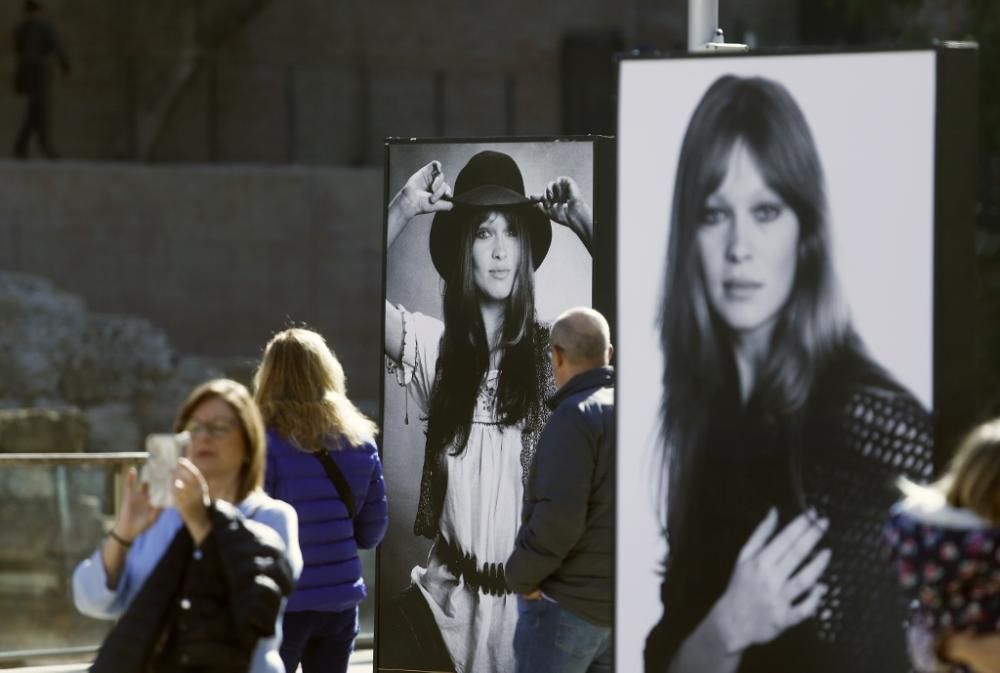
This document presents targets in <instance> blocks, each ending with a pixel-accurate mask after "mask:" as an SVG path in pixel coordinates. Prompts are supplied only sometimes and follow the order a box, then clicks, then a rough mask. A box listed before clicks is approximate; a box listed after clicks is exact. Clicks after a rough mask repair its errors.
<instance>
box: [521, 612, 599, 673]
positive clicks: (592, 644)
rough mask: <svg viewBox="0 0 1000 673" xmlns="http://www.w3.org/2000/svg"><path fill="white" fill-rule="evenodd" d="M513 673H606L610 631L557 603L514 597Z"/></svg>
mask: <svg viewBox="0 0 1000 673" xmlns="http://www.w3.org/2000/svg"><path fill="white" fill-rule="evenodd" d="M514 671H515V673H610V671H611V629H610V628H609V627H606V626H597V625H595V624H591V623H590V622H588V621H587V620H586V619H583V618H581V617H577V616H576V615H574V614H573V613H572V612H570V611H569V610H566V609H564V608H562V607H561V606H560V605H559V604H558V603H556V602H554V601H551V600H548V599H546V598H540V599H538V600H528V599H526V598H524V597H523V596H518V597H517V628H516V629H515V630H514Z"/></svg>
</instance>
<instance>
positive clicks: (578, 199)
mask: <svg viewBox="0 0 1000 673" xmlns="http://www.w3.org/2000/svg"><path fill="white" fill-rule="evenodd" d="M529 198H530V199H531V200H532V201H534V202H535V203H536V204H537V207H538V208H539V209H540V210H541V211H542V212H543V213H545V214H546V215H547V216H548V218H549V219H550V220H552V221H553V222H558V223H559V224H561V225H563V226H565V227H568V228H569V230H570V231H572V232H573V233H574V234H576V235H577V236H578V237H579V239H580V240H581V241H582V242H583V244H584V245H585V246H586V247H587V250H592V247H593V240H594V215H593V213H592V212H591V210H590V206H589V205H588V204H587V202H586V201H584V200H583V195H582V194H581V192H580V187H579V185H577V184H576V181H575V180H574V179H573V178H569V177H565V176H563V177H558V178H556V179H555V180H553V181H552V182H550V183H549V184H548V186H546V188H545V191H544V192H543V193H542V194H538V195H532V196H531V197H529Z"/></svg>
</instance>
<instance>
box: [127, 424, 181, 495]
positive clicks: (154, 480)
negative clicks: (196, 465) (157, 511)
mask: <svg viewBox="0 0 1000 673" xmlns="http://www.w3.org/2000/svg"><path fill="white" fill-rule="evenodd" d="M190 443H191V436H190V435H189V434H188V433H187V432H180V433H177V434H172V433H156V434H152V435H147V436H146V451H148V452H149V458H148V459H147V460H146V464H145V465H143V466H142V470H141V471H140V473H139V480H140V481H143V482H146V483H148V484H149V502H150V504H151V505H153V506H154V507H172V506H173V504H174V491H173V483H174V477H173V471H174V468H175V467H177V459H178V458H180V457H181V456H183V455H184V454H185V453H187V449H188V446H189V445H190Z"/></svg>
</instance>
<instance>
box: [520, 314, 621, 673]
mask: <svg viewBox="0 0 1000 673" xmlns="http://www.w3.org/2000/svg"><path fill="white" fill-rule="evenodd" d="M549 350H550V357H551V359H552V370H553V373H554V375H555V382H556V386H557V387H558V391H557V392H556V394H555V395H554V396H553V397H552V399H550V400H549V401H548V404H549V406H550V407H551V408H552V409H553V412H552V416H551V417H550V418H549V421H548V423H547V424H546V426H545V429H544V431H543V432H542V435H541V438H540V439H539V441H538V447H537V450H536V452H535V461H534V464H533V465H532V468H531V473H530V476H529V478H528V484H527V487H526V489H525V492H524V511H523V513H522V516H521V529H520V531H518V534H517V541H516V543H515V547H514V552H513V553H512V554H511V556H510V558H509V559H508V560H507V567H506V578H507V584H508V585H509V586H510V588H511V590H512V591H515V592H517V593H519V594H521V595H520V596H519V597H518V621H517V628H516V630H515V633H514V658H515V670H516V671H517V673H535V672H538V673H542V672H545V673H571V672H572V673H576V672H579V673H584V672H585V671H610V670H611V621H612V614H613V605H612V585H613V581H614V580H613V577H612V565H613V558H614V557H613V554H614V534H613V529H612V526H613V525H614V516H615V513H614V469H613V467H614V406H615V399H614V394H615V393H614V370H613V369H612V368H611V366H610V365H609V363H610V361H611V355H612V352H613V349H612V347H611V343H610V332H609V329H608V323H607V321H606V320H605V319H604V317H603V316H602V315H601V314H600V313H598V312H597V311H594V310H592V309H589V308H576V309H570V310H569V311H566V312H565V313H563V314H562V315H561V316H559V318H558V319H557V320H556V322H555V324H553V326H552V336H551V340H550V347H549ZM557 634H558V640H559V647H556V646H555V643H556V640H557Z"/></svg>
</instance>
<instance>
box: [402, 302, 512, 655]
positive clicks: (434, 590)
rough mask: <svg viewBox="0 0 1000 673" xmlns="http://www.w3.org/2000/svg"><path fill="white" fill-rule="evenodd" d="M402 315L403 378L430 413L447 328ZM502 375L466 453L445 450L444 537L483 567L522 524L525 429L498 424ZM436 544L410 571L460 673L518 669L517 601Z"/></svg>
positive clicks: (477, 417)
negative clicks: (476, 579) (496, 592)
mask: <svg viewBox="0 0 1000 673" xmlns="http://www.w3.org/2000/svg"><path fill="white" fill-rule="evenodd" d="M400 311H401V312H402V314H403V320H404V337H403V357H402V363H399V364H401V365H402V366H401V367H399V368H398V369H397V370H396V377H397V381H398V382H399V383H400V385H404V386H406V387H407V391H408V393H409V395H410V397H411V399H413V401H414V403H416V404H417V406H419V408H420V411H421V412H422V413H423V414H424V415H425V416H426V414H427V410H428V407H429V402H430V392H431V387H432V385H433V384H434V374H435V370H436V366H437V358H438V346H439V343H440V340H441V335H442V333H443V332H444V325H443V324H442V323H441V321H439V320H437V319H435V318H431V317H429V316H426V315H423V314H420V313H408V312H407V311H405V310H404V309H402V307H400ZM498 374H499V372H498V371H497V370H491V371H490V372H488V373H487V375H486V376H485V377H484V380H483V382H482V383H481V384H480V386H479V392H478V394H477V399H476V408H475V412H474V413H473V417H472V427H471V428H470V430H469V440H468V443H467V444H466V447H465V450H464V451H463V452H461V453H460V454H459V455H457V456H455V455H451V453H452V452H451V451H448V452H447V454H446V458H445V460H446V469H447V475H448V480H447V483H448V486H447V490H446V493H445V498H444V507H443V510H442V513H441V519H440V522H439V529H440V533H441V536H442V537H443V538H445V539H446V540H448V541H450V542H451V544H452V545H454V546H457V547H459V548H460V549H461V550H462V551H465V552H469V553H471V554H473V555H474V556H475V558H476V559H477V565H478V567H479V568H482V567H483V566H484V565H486V564H490V563H493V564H499V565H500V566H501V567H502V566H503V565H504V564H505V563H506V562H507V557H508V556H510V553H511V552H512V551H513V550H514V539H515V537H516V535H517V530H518V527H519V526H520V524H521V498H522V495H523V487H522V483H521V472H522V470H521V426H520V424H519V425H518V426H515V427H504V426H502V425H500V424H499V423H498V422H497V417H496V388H497V378H498ZM439 542H440V539H439V540H438V541H436V542H435V544H434V546H433V547H432V548H431V552H430V555H429V557H428V559H427V567H426V568H423V567H421V566H416V567H414V568H413V570H412V572H411V573H410V578H411V580H412V581H413V583H414V584H415V585H416V586H417V587H418V588H419V589H420V592H421V593H422V594H423V596H424V598H425V599H427V604H428V606H429V607H430V610H431V612H432V613H433V615H434V619H435V621H436V622H437V625H438V628H439V629H440V631H441V636H442V638H443V640H444V644H445V646H446V647H447V648H448V652H449V654H450V655H451V658H452V661H453V662H454V664H455V670H456V672H457V673H512V671H513V670H514V646H513V643H514V628H515V626H516V625H517V600H516V596H514V595H513V594H506V595H502V596H493V595H490V594H488V593H485V592H483V591H479V590H477V589H474V588H472V587H469V586H466V585H465V583H464V581H463V580H462V579H460V578H456V577H455V575H454V574H452V572H451V571H450V570H449V569H448V568H447V566H446V565H445V564H444V561H443V560H442V558H441V555H440V554H439V549H438V544H439Z"/></svg>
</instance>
